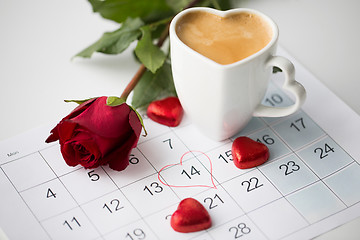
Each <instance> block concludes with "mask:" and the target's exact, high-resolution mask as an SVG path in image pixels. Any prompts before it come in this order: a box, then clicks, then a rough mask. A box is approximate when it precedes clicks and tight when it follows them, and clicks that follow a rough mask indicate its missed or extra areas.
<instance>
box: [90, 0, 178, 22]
mask: <svg viewBox="0 0 360 240" xmlns="http://www.w3.org/2000/svg"><path fill="white" fill-rule="evenodd" d="M89 2H90V4H91V5H92V8H93V11H94V12H98V13H100V14H101V16H102V17H103V18H106V19H110V20H113V21H116V22H119V23H122V22H123V21H125V19H127V18H128V17H133V18H134V17H139V18H141V19H142V20H144V21H145V22H152V21H156V20H159V19H162V18H164V17H168V16H170V15H171V14H173V12H172V11H171V9H170V7H169V6H168V5H167V4H166V0H89Z"/></svg>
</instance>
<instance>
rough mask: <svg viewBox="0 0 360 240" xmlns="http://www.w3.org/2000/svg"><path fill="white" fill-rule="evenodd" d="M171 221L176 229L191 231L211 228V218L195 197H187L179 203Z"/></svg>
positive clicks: (185, 231)
mask: <svg viewBox="0 0 360 240" xmlns="http://www.w3.org/2000/svg"><path fill="white" fill-rule="evenodd" d="M170 223H171V227H172V228H173V229H174V230H175V231H177V232H183V233H189V232H197V231H201V230H205V229H208V228H210V227H211V218H210V215H209V213H208V212H207V211H206V209H205V208H204V206H203V205H201V203H199V202H198V201H197V200H195V199H193V198H186V199H184V200H182V201H181V202H180V203H179V206H178V208H177V210H176V211H175V212H174V213H173V214H172V216H171V222H170Z"/></svg>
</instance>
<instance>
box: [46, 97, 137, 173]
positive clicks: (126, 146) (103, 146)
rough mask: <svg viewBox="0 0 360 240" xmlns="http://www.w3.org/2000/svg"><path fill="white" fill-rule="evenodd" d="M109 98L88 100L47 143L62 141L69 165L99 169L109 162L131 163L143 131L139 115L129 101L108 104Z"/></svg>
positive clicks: (119, 166)
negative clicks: (132, 152)
mask: <svg viewBox="0 0 360 240" xmlns="http://www.w3.org/2000/svg"><path fill="white" fill-rule="evenodd" d="M106 99H107V97H99V98H94V99H91V100H88V101H86V102H85V103H82V104H80V105H79V106H78V107H77V108H75V109H74V110H73V111H72V112H71V113H70V114H69V115H67V116H66V117H65V118H63V119H62V120H61V121H60V123H58V124H57V125H56V127H55V128H53V129H52V130H51V135H50V136H49V137H48V138H47V139H46V142H53V141H56V140H59V142H60V149H61V153H62V155H63V157H64V159H65V162H66V163H67V164H68V165H69V166H76V165H78V164H80V165H82V166H83V167H85V168H96V167H98V166H101V165H106V164H109V167H110V168H112V169H114V170H118V171H121V170H124V169H125V168H126V167H127V166H128V165H129V155H130V152H131V150H132V149H133V148H134V147H136V145H137V142H138V140H139V136H140V133H141V128H142V125H141V122H140V119H139V117H138V116H137V114H136V113H135V112H134V110H132V109H131V108H130V107H129V106H128V105H127V104H126V103H123V104H121V105H118V106H115V107H113V106H108V105H106Z"/></svg>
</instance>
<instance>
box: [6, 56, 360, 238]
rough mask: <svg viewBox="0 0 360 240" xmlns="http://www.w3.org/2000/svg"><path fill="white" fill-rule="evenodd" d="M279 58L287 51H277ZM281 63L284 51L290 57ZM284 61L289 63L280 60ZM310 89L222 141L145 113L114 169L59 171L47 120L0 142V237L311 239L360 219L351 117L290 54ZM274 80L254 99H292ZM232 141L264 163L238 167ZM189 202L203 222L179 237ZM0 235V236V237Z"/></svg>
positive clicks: (354, 118) (356, 125)
mask: <svg viewBox="0 0 360 240" xmlns="http://www.w3.org/2000/svg"><path fill="white" fill-rule="evenodd" d="M280 55H287V54H286V53H285V52H284V51H283V50H281V49H280ZM287 56H288V55H287ZM288 57H289V58H291V57H290V56H288ZM292 61H293V62H294V63H295V67H296V69H297V74H296V76H297V80H298V81H299V82H301V83H302V84H303V85H304V86H305V88H306V89H307V92H308V98H307V101H306V103H305V105H304V106H303V108H302V109H301V110H300V111H298V112H297V113H295V114H293V115H291V116H288V117H284V118H253V119H252V120H251V121H250V123H249V124H248V125H247V127H246V128H245V129H243V130H242V131H241V132H240V133H239V134H238V135H236V136H234V137H232V138H230V139H227V140H225V141H222V142H216V141H212V140H210V139H208V138H206V137H205V136H203V135H202V134H201V133H199V132H198V130H197V129H196V127H195V126H194V125H193V124H192V123H191V121H190V120H189V119H188V118H187V117H186V115H185V118H184V119H183V121H182V123H181V125H180V126H178V127H175V128H170V127H166V126H163V125H160V124H157V123H155V122H153V121H151V120H150V119H148V118H147V117H146V116H144V123H145V126H146V128H147V132H148V136H146V137H142V136H141V137H140V140H139V143H138V146H137V148H135V149H134V150H133V151H132V153H131V155H130V159H129V162H130V164H129V167H128V168H127V169H126V170H124V171H121V172H117V171H113V170H111V169H110V168H108V167H99V168H96V169H84V168H82V167H80V166H79V167H69V166H67V165H66V164H65V162H64V160H63V158H62V156H61V153H60V149H59V144H58V143H52V144H46V143H45V142H44V141H45V139H46V138H47V136H48V135H49V131H50V129H51V128H52V127H54V125H55V124H54V123H53V124H49V126H43V127H40V128H35V129H33V130H31V131H29V132H27V133H24V134H23V135H20V136H17V137H14V138H11V139H8V140H6V141H3V142H1V143H0V168H1V170H0V236H3V237H4V238H5V239H6V236H7V237H8V238H9V239H103V240H112V239H125V240H142V239H180V240H182V239H184V240H185V239H194V240H195V239H198V240H200V239H201V240H205V239H257V240H261V239H309V238H313V237H315V236H318V235H320V234H322V233H324V232H326V231H329V230H331V229H333V228H335V227H337V226H339V225H341V224H344V223H346V222H348V221H350V220H352V219H354V218H356V217H358V216H360V191H359V189H360V165H359V164H360V162H359V159H360V150H359V147H358V146H357V145H358V144H359V141H358V133H359V132H360V118H359V116H358V115H357V114H356V113H354V112H353V111H352V110H351V109H349V108H348V107H347V106H346V105H345V104H344V103H343V102H342V101H340V100H339V99H338V98H337V97H336V96H335V95H333V94H332V93H331V92H330V91H329V90H328V89H326V88H325V87H324V86H323V85H322V84H321V83H320V81H319V80H317V79H316V78H314V76H312V75H311V74H310V73H309V72H307V71H306V70H305V69H304V68H303V67H302V66H301V65H300V64H298V63H297V62H296V61H295V60H294V59H292ZM282 78H283V76H282V74H281V73H277V74H274V75H273V76H272V81H271V84H270V87H269V89H268V91H267V94H266V96H265V98H264V100H263V104H265V105H269V106H287V105H290V104H292V103H293V100H292V99H291V96H288V95H287V94H286V93H285V92H283V91H282V90H281V83H282V81H283V79H282ZM238 136H248V137H250V138H252V139H254V140H256V141H259V142H262V143H264V144H265V145H266V146H267V147H268V148H269V150H270V159H269V161H268V162H266V163H265V164H263V165H261V166H258V167H255V168H251V169H246V170H241V169H238V168H236V167H235V165H234V164H233V162H232V155H231V146H232V142H233V141H234V139H235V138H236V137H238ZM188 197H192V198H195V199H197V200H198V201H199V202H200V203H201V204H203V206H204V207H205V208H206V209H207V211H208V212H209V214H210V216H211V219H212V223H213V225H212V227H211V228H209V229H207V230H204V231H200V232H194V233H178V232H175V231H174V230H173V229H172V228H171V226H170V219H171V215H172V213H173V212H174V211H175V210H176V208H177V206H178V204H179V202H180V201H181V200H182V199H184V198H188ZM0 238H1V237H0Z"/></svg>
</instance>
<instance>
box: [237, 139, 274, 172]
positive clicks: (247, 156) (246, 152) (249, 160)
mask: <svg viewBox="0 0 360 240" xmlns="http://www.w3.org/2000/svg"><path fill="white" fill-rule="evenodd" d="M231 153H232V156H233V161H234V164H235V166H236V167H238V168H240V169H247V168H253V167H256V166H259V165H261V164H263V163H264V162H266V161H267V160H268V159H269V155H270V154H269V149H268V148H267V146H265V145H264V144H263V143H260V142H256V141H254V140H252V139H251V138H248V137H238V138H236V139H235V141H234V142H233V144H232V148H231Z"/></svg>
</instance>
